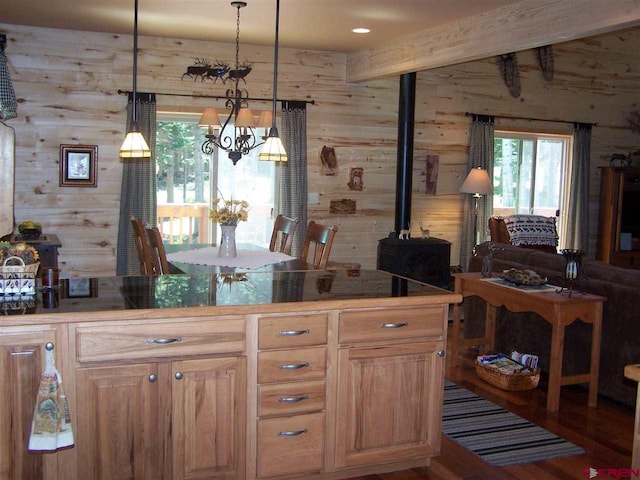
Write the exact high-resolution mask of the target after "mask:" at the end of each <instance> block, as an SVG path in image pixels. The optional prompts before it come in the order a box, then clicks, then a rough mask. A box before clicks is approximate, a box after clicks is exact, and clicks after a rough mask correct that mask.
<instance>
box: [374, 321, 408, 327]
mask: <svg viewBox="0 0 640 480" xmlns="http://www.w3.org/2000/svg"><path fill="white" fill-rule="evenodd" d="M408 326H409V322H403V323H383V324H382V325H380V328H402V327H408Z"/></svg>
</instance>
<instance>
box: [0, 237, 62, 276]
mask: <svg viewBox="0 0 640 480" xmlns="http://www.w3.org/2000/svg"><path fill="white" fill-rule="evenodd" d="M10 242H11V243H16V242H24V243H26V244H28V245H31V246H32V247H34V248H35V249H36V250H37V251H38V254H39V255H40V265H41V266H42V267H55V268H58V248H60V247H61V246H62V243H60V240H59V239H58V236H57V235H49V234H47V235H40V237H39V238H37V239H24V238H22V235H20V234H15V235H12V236H11V240H10Z"/></svg>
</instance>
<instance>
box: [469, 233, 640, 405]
mask: <svg viewBox="0 0 640 480" xmlns="http://www.w3.org/2000/svg"><path fill="white" fill-rule="evenodd" d="M490 245H493V246H494V247H499V251H497V252H494V253H493V262H492V263H493V272H494V274H496V273H500V272H502V271H503V270H506V269H509V268H517V269H531V270H534V271H536V272H537V273H538V274H540V275H541V276H542V277H547V279H548V282H549V283H551V284H557V285H561V284H562V282H563V281H564V269H565V259H564V257H563V256H562V255H560V254H555V253H548V252H543V251H539V250H534V249H527V248H522V247H518V246H514V245H509V244H494V243H490V242H485V243H483V244H480V245H478V246H477V248H476V253H477V254H476V255H475V256H473V257H472V258H471V259H470V260H469V266H468V271H470V272H479V271H481V270H482V259H483V258H484V257H485V256H486V255H487V254H488V253H489V247H490ZM576 290H577V291H578V292H580V291H582V292H586V293H594V294H598V295H602V296H606V297H607V301H606V302H605V303H604V311H603V322H602V323H603V325H602V343H601V354H600V376H599V384H598V393H599V395H602V396H605V397H608V398H609V399H612V400H615V401H618V402H621V403H623V404H625V405H629V406H634V405H635V400H636V393H637V390H636V388H637V386H636V385H635V383H634V382H632V381H630V380H628V379H626V378H625V377H624V368H625V365H629V364H636V363H640V309H638V307H637V305H636V303H635V302H636V301H638V299H640V270H631V269H625V268H620V267H615V266H612V265H609V264H607V263H604V262H600V261H596V260H592V259H590V258H588V257H584V258H583V259H582V268H581V271H580V277H579V278H578V280H577V283H576V286H575V287H574V291H576ZM574 294H579V293H574ZM484 315H485V305H484V302H483V301H482V300H480V299H479V298H470V299H468V300H465V305H464V326H463V331H464V335H465V337H479V336H482V334H483V332H484ZM591 330H592V326H591V325H588V324H585V323H583V322H580V321H576V322H574V323H572V324H571V325H569V326H568V327H567V329H566V335H565V349H564V358H563V373H564V374H569V375H573V374H578V373H585V372H587V371H588V369H589V360H590V350H591V343H590V342H591ZM550 344H551V325H550V324H549V323H547V322H546V321H544V320H543V319H542V318H540V317H539V316H538V315H536V314H535V313H531V312H525V313H514V312H509V311H507V310H506V309H504V308H500V309H498V313H497V319H496V344H495V346H496V350H498V351H500V352H504V353H510V352H511V351H512V350H517V351H519V352H522V353H530V354H536V355H538V356H539V357H540V361H539V366H540V367H541V369H542V370H543V371H546V372H548V368H549V354H550Z"/></svg>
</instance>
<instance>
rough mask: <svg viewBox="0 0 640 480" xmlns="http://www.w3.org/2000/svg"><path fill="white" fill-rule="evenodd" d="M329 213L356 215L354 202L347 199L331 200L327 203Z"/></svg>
mask: <svg viewBox="0 0 640 480" xmlns="http://www.w3.org/2000/svg"><path fill="white" fill-rule="evenodd" d="M329 213H337V214H346V213H356V201H355V200H351V199H349V198H343V199H342V200H331V201H330V202H329Z"/></svg>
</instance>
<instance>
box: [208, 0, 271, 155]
mask: <svg viewBox="0 0 640 480" xmlns="http://www.w3.org/2000/svg"><path fill="white" fill-rule="evenodd" d="M231 6H232V7H233V8H235V9H236V10H237V14H236V64H235V69H234V70H231V71H229V72H228V74H227V75H228V78H231V79H233V83H234V88H229V89H227V92H226V95H225V96H226V102H225V105H226V108H227V109H228V110H230V114H229V116H228V117H227V120H226V121H225V122H224V124H223V125H222V126H221V125H220V118H219V116H218V113H217V112H216V111H215V109H213V108H207V109H205V111H204V112H203V113H202V116H201V117H200V121H199V122H198V125H199V126H200V127H204V128H207V133H206V134H205V138H206V139H207V140H206V141H205V142H204V143H203V144H202V152H203V153H204V154H206V155H211V154H212V153H213V152H214V151H215V150H216V149H222V150H224V151H225V152H227V154H228V155H229V159H231V161H232V162H233V164H234V165H235V164H236V163H238V161H239V160H240V159H241V158H242V156H243V155H247V154H249V152H251V150H253V149H254V148H256V147H258V146H260V145H261V143H259V140H258V138H257V137H256V133H255V127H256V124H255V119H254V115H253V112H252V111H251V109H250V108H249V101H248V99H249V92H248V91H247V89H245V88H240V80H241V79H243V81H244V82H245V83H246V81H245V80H244V77H246V75H248V73H249V72H250V71H251V68H250V67H249V66H246V65H245V66H243V65H240V9H241V8H244V7H246V6H247V2H238V1H234V2H231ZM232 119H233V131H232V132H231V130H232V128H231V127H229V128H227V126H228V125H230V121H231V120H232Z"/></svg>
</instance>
